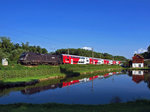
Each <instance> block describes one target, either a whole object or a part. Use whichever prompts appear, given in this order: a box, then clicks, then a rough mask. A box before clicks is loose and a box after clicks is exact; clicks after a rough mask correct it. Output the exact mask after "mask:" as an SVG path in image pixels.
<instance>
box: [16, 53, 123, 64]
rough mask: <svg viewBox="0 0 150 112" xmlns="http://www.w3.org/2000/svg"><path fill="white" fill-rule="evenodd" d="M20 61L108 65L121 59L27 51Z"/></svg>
mask: <svg viewBox="0 0 150 112" xmlns="http://www.w3.org/2000/svg"><path fill="white" fill-rule="evenodd" d="M18 63H20V64H23V65H40V64H45V65H46V64H47V65H48V64H49V65H59V64H95V65H100V64H108V65H120V63H121V62H120V61H115V60H108V59H100V58H92V57H85V56H77V55H67V54H62V55H51V54H39V53H32V52H27V53H23V54H22V55H21V56H20V58H19V60H18Z"/></svg>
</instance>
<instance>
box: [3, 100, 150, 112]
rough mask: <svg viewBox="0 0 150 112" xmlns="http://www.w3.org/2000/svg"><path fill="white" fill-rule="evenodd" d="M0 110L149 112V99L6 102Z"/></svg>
mask: <svg viewBox="0 0 150 112" xmlns="http://www.w3.org/2000/svg"><path fill="white" fill-rule="evenodd" d="M0 111H1V112H149V111H150V101H148V100H137V101H134V102H127V103H113V104H105V105H79V104H78V105H77V104H54V103H47V104H8V105H0Z"/></svg>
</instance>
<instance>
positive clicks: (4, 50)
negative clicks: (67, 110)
mask: <svg viewBox="0 0 150 112" xmlns="http://www.w3.org/2000/svg"><path fill="white" fill-rule="evenodd" d="M23 52H35V53H48V51H47V50H46V49H45V48H41V47H40V46H30V45H29V42H26V43H21V45H20V44H19V43H15V44H14V43H12V42H11V40H10V38H7V37H0V60H2V58H8V60H10V61H17V60H18V59H19V56H20V55H21V54H22V53H23Z"/></svg>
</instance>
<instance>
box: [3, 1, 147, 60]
mask: <svg viewBox="0 0 150 112" xmlns="http://www.w3.org/2000/svg"><path fill="white" fill-rule="evenodd" d="M0 36H7V37H10V38H11V40H12V41H13V42H15V43H16V42H18V43H21V42H29V43H30V45H40V46H41V47H45V48H46V49H48V50H49V51H54V50H55V49H60V48H68V47H69V48H81V47H84V46H89V47H93V48H94V49H95V51H98V52H107V53H110V54H113V55H123V56H125V57H127V58H131V57H132V56H133V53H134V51H137V50H138V49H140V48H143V49H146V48H147V47H148V46H149V45H150V0H0Z"/></svg>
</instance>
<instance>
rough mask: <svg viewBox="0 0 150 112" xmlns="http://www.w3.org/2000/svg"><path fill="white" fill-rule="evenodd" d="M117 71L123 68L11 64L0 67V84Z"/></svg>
mask: <svg viewBox="0 0 150 112" xmlns="http://www.w3.org/2000/svg"><path fill="white" fill-rule="evenodd" d="M116 69H122V68H121V67H120V66H117V65H60V66H49V65H40V66H35V67H26V66H22V65H19V64H11V65H9V66H0V82H1V83H15V82H29V81H33V80H39V79H43V78H49V77H56V76H59V77H65V76H67V77H68V76H72V75H74V74H78V75H81V74H82V73H88V72H95V71H99V72H100V71H101V72H105V71H107V70H116Z"/></svg>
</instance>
